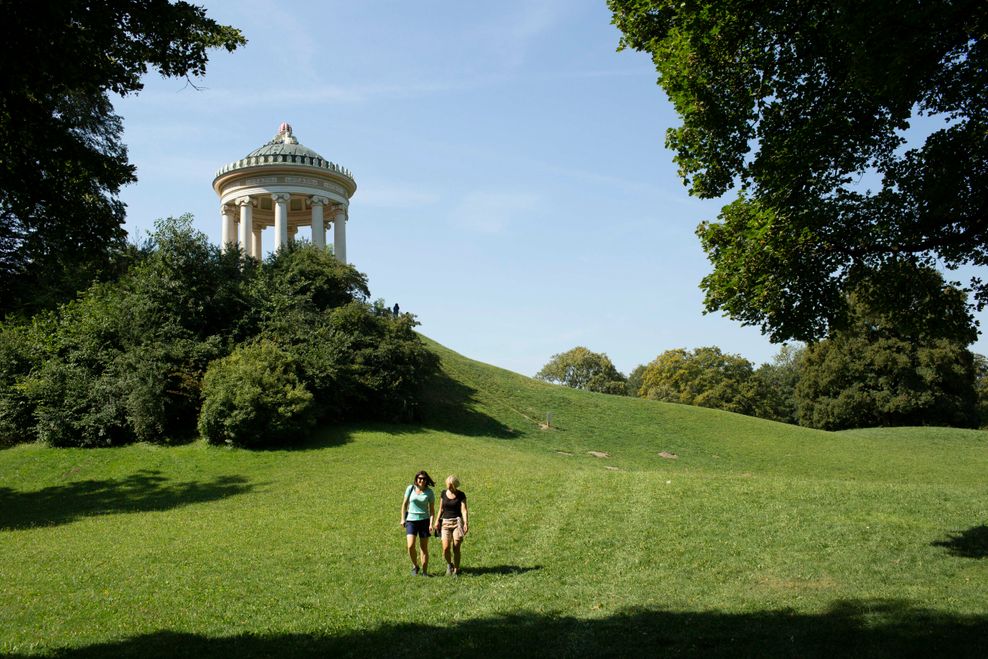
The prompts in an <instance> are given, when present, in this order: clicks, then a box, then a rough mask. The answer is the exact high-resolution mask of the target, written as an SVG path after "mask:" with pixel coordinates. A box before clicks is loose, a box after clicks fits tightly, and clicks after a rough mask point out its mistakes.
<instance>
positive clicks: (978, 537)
mask: <svg viewBox="0 0 988 659" xmlns="http://www.w3.org/2000/svg"><path fill="white" fill-rule="evenodd" d="M930 544H931V545H933V546H934V547H945V548H946V549H947V551H948V552H950V554H952V555H953V556H960V557H962V558H988V526H986V525H984V524H982V525H981V526H974V527H971V528H969V529H968V530H966V531H962V532H961V533H955V534H953V535H951V536H950V537H949V538H948V539H947V540H938V541H936V542H931V543H930Z"/></svg>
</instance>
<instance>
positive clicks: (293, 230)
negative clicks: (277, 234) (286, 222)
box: [288, 227, 298, 243]
mask: <svg viewBox="0 0 988 659" xmlns="http://www.w3.org/2000/svg"><path fill="white" fill-rule="evenodd" d="M296 235H298V227H288V242H290V243H293V242H295V236H296Z"/></svg>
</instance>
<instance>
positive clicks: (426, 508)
mask: <svg viewBox="0 0 988 659" xmlns="http://www.w3.org/2000/svg"><path fill="white" fill-rule="evenodd" d="M435 484H436V481H434V480H432V478H431V477H430V476H429V474H428V472H426V471H424V470H423V471H420V472H419V473H417V474H415V480H414V482H413V483H412V484H411V485H409V486H408V487H407V488H406V489H405V497H404V498H403V499H402V500H401V521H400V522H398V523H399V524H401V525H402V526H404V527H405V539H406V541H407V545H408V557H409V558H410V559H411V560H412V575H413V576H414V575H421V576H423V577H427V576H429V535H430V534H431V533H432V526H431V525H430V522H431V521H432V516H433V515H434V514H435V509H436V495H435V493H434V492H433V491H432V486H433V485H435ZM415 536H418V539H419V548H420V550H421V558H422V567H421V568H420V567H419V557H418V556H417V555H416V553H415Z"/></svg>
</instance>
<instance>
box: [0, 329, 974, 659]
mask: <svg viewBox="0 0 988 659" xmlns="http://www.w3.org/2000/svg"><path fill="white" fill-rule="evenodd" d="M430 346H431V347H432V348H433V349H434V350H435V351H436V352H437V353H438V354H439V355H440V357H441V359H442V363H443V371H444V372H443V376H442V377H441V378H438V379H437V381H436V382H435V383H433V385H432V386H431V387H430V390H429V397H428V401H427V406H426V414H425V421H424V423H422V424H421V425H417V426H400V425H393V426H392V425H372V426H370V425H350V426H345V427H335V428H327V429H325V430H324V431H323V432H321V433H320V434H319V435H318V436H317V437H316V438H315V439H314V440H313V441H311V442H309V443H308V444H307V445H305V446H304V447H301V448H299V449H295V450H291V451H257V452H251V451H243V450H227V449H221V448H215V447H209V446H206V445H205V444H201V443H195V444H190V445H184V446H176V447H157V446H149V445H137V446H131V447H126V448H120V449H99V450H94V449H89V450H73V449H60V450H53V449H46V448H43V447H38V446H33V445H30V446H20V447H16V448H13V449H8V450H5V451H0V654H7V655H14V656H27V655H35V654H52V653H56V654H58V655H59V656H71V657H77V656H80V657H81V656H105V655H113V656H135V657H138V656H139V657H142V658H146V657H154V656H175V655H187V656H230V655H237V656H248V657H249V656H285V655H291V654H311V655H316V656H321V655H328V654H340V655H344V656H346V655H356V656H364V655H371V654H378V655H387V656H393V655H418V656H422V655H430V654H437V653H438V654H439V655H441V656H475V655H484V656H489V655H492V654H501V653H514V654H517V655H530V654H541V655H564V654H565V655H572V654H583V655H591V654H592V655H604V656H608V655H610V656H627V655H630V654H636V655H637V654H663V655H664V654H671V655H677V654H678V655H683V654H685V655H703V656H711V655H713V656H718V655H721V656H738V655H760V656H823V655H831V656H832V655H834V654H838V655H869V656H904V655H922V654H933V653H934V652H935V653H937V654H945V655H946V654H953V655H958V656H965V655H968V656H983V654H984V648H985V647H986V643H988V608H986V598H985V584H986V583H988V537H986V536H988V526H986V524H988V497H986V495H988V486H986V478H985V475H986V473H988V435H986V434H985V433H982V432H974V431H961V430H949V429H939V428H907V429H890V430H872V431H855V432H845V433H825V432H820V431H814V430H807V429H803V428H796V427H792V426H787V425H783V424H777V423H771V422H767V421H762V420H759V419H753V418H749V417H743V416H739V415H734V414H729V413H724V412H718V411H714V410H706V409H700V408H693V407H686V406H679V405H671V404H662V403H655V402H650V401H643V400H635V399H627V398H619V397H611V396H604V395H600V394H591V393H585V392H579V391H574V390H570V389H566V388H562V387H555V386H550V385H545V384H542V383H539V382H535V381H533V380H530V379H528V378H525V377H522V376H520V375H517V374H514V373H510V372H507V371H504V370H501V369H497V368H494V367H491V366H489V365H485V364H481V363H478V362H474V361H471V360H469V359H465V358H463V357H461V356H459V355H457V354H455V353H453V352H451V351H449V350H447V349H445V348H443V347H442V346H439V345H437V344H434V343H431V342H430ZM547 415H551V419H552V423H551V426H550V427H549V428H547V429H546V428H543V427H541V424H544V423H545V421H546V418H547ZM421 468H425V469H427V470H428V471H430V473H431V474H432V475H433V476H434V477H435V478H436V479H437V480H440V479H441V478H442V477H444V476H445V475H446V474H448V473H450V472H456V473H458V474H459V475H460V477H461V480H462V481H463V489H464V490H465V491H466V492H467V494H468V496H469V503H470V510H471V517H472V520H471V521H472V523H471V532H470V535H469V536H468V537H467V541H466V543H465V545H464V568H465V569H464V571H465V575H464V577H463V578H462V579H459V580H454V579H449V578H445V577H434V578H429V579H422V578H413V577H410V576H409V575H408V565H407V557H405V556H404V537H403V531H402V530H401V529H400V528H399V526H398V517H399V510H398V508H399V504H400V500H401V493H402V491H403V487H404V485H405V484H407V483H408V482H409V480H410V478H411V476H412V474H413V473H414V472H415V471H417V470H418V469H421ZM431 553H432V571H433V572H434V573H440V572H441V567H442V560H441V558H440V557H439V556H438V553H439V552H438V543H433V549H432V552H431Z"/></svg>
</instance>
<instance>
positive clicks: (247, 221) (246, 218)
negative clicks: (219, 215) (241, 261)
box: [237, 197, 254, 256]
mask: <svg viewBox="0 0 988 659" xmlns="http://www.w3.org/2000/svg"><path fill="white" fill-rule="evenodd" d="M237 206H240V241H239V242H240V249H241V250H243V253H244V254H245V255H246V256H250V255H251V244H250V243H251V239H252V237H253V234H254V229H253V227H252V226H251V217H252V210H253V204H252V203H251V200H250V197H237Z"/></svg>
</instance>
